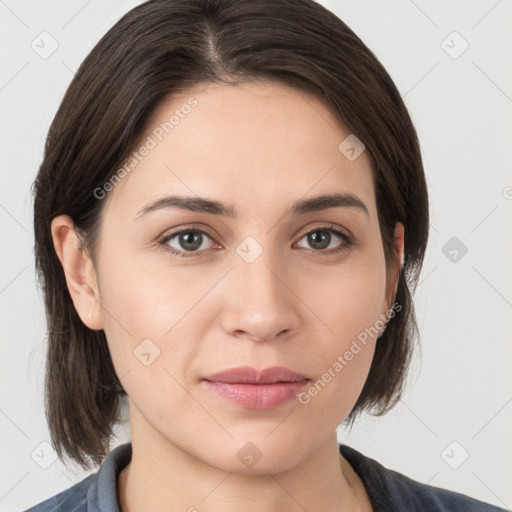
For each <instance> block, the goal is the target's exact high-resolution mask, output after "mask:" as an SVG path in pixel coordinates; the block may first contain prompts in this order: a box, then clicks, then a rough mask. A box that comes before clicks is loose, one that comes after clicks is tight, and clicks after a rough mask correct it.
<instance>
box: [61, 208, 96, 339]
mask: <svg viewBox="0 0 512 512" xmlns="http://www.w3.org/2000/svg"><path fill="white" fill-rule="evenodd" d="M51 232H52V238H53V245H54V247H55V251H56V253H57V257H58V258H59V261H60V263H61V266H62V268H63V271H64V276H65V278H66V283H67V286H68V290H69V293H70V295H71V299H72V300H73V305H74V307H75V310H76V312H77V313H78V315H79V316H80V318H81V319H82V322H83V323H84V324H85V325H86V326H87V327H89V328H90V329H93V330H99V329H103V318H102V314H101V308H100V306H99V304H100V300H99V294H98V287H97V281H96V272H95V270H94V265H93V263H92V260H91V257H90V256H89V255H88V254H87V253H86V251H85V250H84V249H83V248H82V247H81V246H80V239H79V238H78V236H77V234H76V231H75V226H74V223H73V220H72V219H71V217H69V216H68V215H59V216H58V217H55V218H54V219H53V220H52V223H51Z"/></svg>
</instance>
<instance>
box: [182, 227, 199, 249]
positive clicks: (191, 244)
mask: <svg viewBox="0 0 512 512" xmlns="http://www.w3.org/2000/svg"><path fill="white" fill-rule="evenodd" d="M189 235H191V236H189ZM180 244H181V246H182V247H183V248H184V249H187V250H194V249H198V248H199V247H200V246H201V233H198V232H197V231H187V232H186V233H182V234H181V235H180Z"/></svg>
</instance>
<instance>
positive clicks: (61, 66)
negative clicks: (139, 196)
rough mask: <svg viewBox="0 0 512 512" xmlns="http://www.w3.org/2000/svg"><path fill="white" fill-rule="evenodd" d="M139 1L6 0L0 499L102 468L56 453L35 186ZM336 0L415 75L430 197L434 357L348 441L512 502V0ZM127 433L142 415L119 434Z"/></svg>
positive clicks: (2, 38)
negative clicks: (106, 45) (67, 114)
mask: <svg viewBox="0 0 512 512" xmlns="http://www.w3.org/2000/svg"><path fill="white" fill-rule="evenodd" d="M138 3H140V2H137V1H125V2H122V3H121V2H115V1H113V0H109V1H105V0H102V1H100V0H89V1H84V0H66V1H64V0H60V1H57V0H51V1H45V2H38V1H36V0H31V1H28V0H25V1H18V2H15V1H14V0H0V43H1V48H2V52H1V56H0V64H1V68H0V69H1V73H0V108H1V116H0V130H1V132H0V140H1V146H0V151H1V153H0V165H1V189H0V230H1V231H0V233H1V246H0V249H1V258H2V259H1V266H0V272H1V274H0V315H1V318H0V325H1V330H0V332H1V336H2V338H1V348H2V357H1V359H0V365H1V367H0V372H1V377H2V385H1V387H0V432H1V437H0V438H1V444H0V450H1V452H0V454H1V464H2V467H1V472H0V510H1V511H19V510H22V509H25V508H27V507H29V506H31V505H34V504H35V503H37V502H39V501H42V500H43V499H45V498H48V497H50V496H53V495H54V494H56V493H57V492H60V491H62V490H64V489H66V488H68V487H70V486H71V485H72V484H73V483H75V482H78V481H80V480H82V479H83V478H84V477H85V476H86V473H83V472H82V471H80V470H79V469H76V468H73V467H71V468H66V467H65V466H64V465H63V464H62V463H61V462H60V461H59V460H55V457H54V454H53V450H52V449H51V447H50V446H49V445H48V442H49V435H48V430H47V426H46V421H45V417H44V409H43V402H42V399H43V376H44V356H45V349H46V345H45V343H46V340H45V320H44V309H43V305H42V297H41V295H40V293H39V292H38V289H37V287H36V282H35V274H34V261H33V228H32V196H31V191H30V187H31V184H32V182H33V180H34V178H35V175H36V172H37V169H38V166H39V164H40V163H41V159H42V154H43V147H44V139H45V137H46V132H47V130H48V127H49V124H50V122H51V120H52V119H53V116H54V114H55V112H56V109H57V107H58V105H59V103H60V101H61V99H62V96H63V94H64V92H65V90H66V88H67V86H68V84H69V82H70V81H71V79H72V77H73V73H74V71H75V70H76V69H77V68H78V66H79V64H80V63H81V61H82V60H83V59H84V57H85V56H86V55H87V53H88V52H89V51H90V50H91V49H92V47H93V46H94V44H95V43H96V42H97V41H98V40H99V38H100V37H101V36H102V35H103V34H104V33H105V32H106V31H107V30H108V29H109V28H110V27H111V26H112V25H113V24H114V23H115V22H116V21H117V20H118V19H119V18H120V17H121V15H123V14H124V13H125V12H127V11H128V10H129V9H130V8H131V7H133V6H135V5H137V4H138ZM321 3H323V4H324V5H325V6H326V7H328V8H329V9H331V10H332V11H334V12H335V13H336V14H337V15H338V16H339V17H340V18H341V19H342V20H343V21H345V22H346V23H347V24H348V25H349V26H350V27H351V28H352V29H353V30H354V31H355V32H356V33H357V34H358V35H359V37H361V39H362V40H363V41H364V42H365V43H366V44H367V45H368V46H369V47H370V49H371V50H372V51H373V52H374V53H375V54H376V56H377V57H378V58H379V59H380V60H381V62H382V63H383V65H384V66H385V67H386V69H387V70H388V72H389V73H390V75H391V77H392V78H393V80H394V81H395V83H396V85H397V87H398V89H399V90H400V92H401V94H402V96H403V98H404V101H405V103H406V105H407V107H408V108H409V111H410V113H411V116H412V119H413V121H414V123H415V125H416V128H417V130H418V134H419V137H420V142H421V145H422V152H423V158H424V164H425V171H426V175H427V181H428V187H429V194H430V203H431V230H430V241H429V248H428V251H427V257H426V261H425V265H424V269H423V273H422V278H421V279H420V285H419V287H418V289H417V292H416V295H415V303H416V308H417V317H418V322H419V327H420V333H421V345H422V353H421V358H420V357H419V353H417V357H416V359H415V361H414V366H413V369H412V372H411V378H410V382H409V387H408V389H407V392H406V394H405V395H404V397H403V400H402V401H401V402H400V403H399V404H398V405H397V407H396V408H395V409H393V410H392V411H391V412H390V413H389V414H388V415H386V416H384V417H382V418H373V417H364V418H363V419H362V420H361V421H360V422H359V423H358V424H357V425H356V426H355V427H354V429H353V430H352V431H351V432H343V431H341V430H340V431H339V440H340V441H343V442H345V443H346V444H349V445H351V446H353V447H355V448H357V449H359V450H360V451H362V452H363V453H365V454H366V455H369V456H371V457H373V458H375V459H377V460H378V461H379V462H381V463H382V464H384V465H385V466H387V467H389V468H392V469H395V470H397V471H400V472H402V473H404V474H406V475H408V476H409V477H411V478H414V479H416V480H418V481H420V482H424V483H429V484H431V485H435V486H439V487H445V488H448V489H451V490H455V491H459V492H463V493H465V494H468V495H470V496H474V497H476V498H479V499H482V500H484V501H488V502H491V503H494V504H496V505H499V506H502V507H506V508H510V507H512V488H511V486H510V482H511V480H512V438H511V436H510V432H511V430H512V429H511V427H512V372H511V362H512V357H511V356H512V348H511V347H512V344H511V343H510V341H511V336H510V327H511V324H510V319H511V308H512V271H511V265H510V263H511V261H512V257H511V256H512V237H511V234H512V173H511V163H512V143H511V141H512V118H511V113H512V68H511V66H510V62H511V53H512V52H511V48H512V46H511V44H512V31H511V30H510V27H511V26H512V25H511V22H512V2H511V1H510V0H501V1H496V0H480V1H467V0H464V1H462V0H460V1H446V0H435V1H433V0H430V1H426V0H422V1H420V0H417V1H412V0H395V1H386V2H381V1H377V0H364V1H361V0H358V1H356V0H352V1H345V0H332V1H327V0H325V1H323V2H321ZM466 46H467V48H466ZM52 50H53V53H51V54H49V53H50V52H52ZM464 248H465V249H464ZM465 250H467V252H464V251H465ZM128 439H129V429H128V428H127V427H126V426H125V427H124V428H121V429H120V431H119V438H118V439H117V440H116V442H115V443H113V445H112V446H113V447H114V446H116V445H117V444H119V443H121V442H126V440H128Z"/></svg>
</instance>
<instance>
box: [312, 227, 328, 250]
mask: <svg viewBox="0 0 512 512" xmlns="http://www.w3.org/2000/svg"><path fill="white" fill-rule="evenodd" d="M317 235H320V236H317ZM330 241H331V235H330V233H328V232H327V231H315V232H314V233H311V234H310V235H309V243H310V244H311V246H312V247H313V248H315V249H325V248H326V247H328V246H329V242H330ZM325 242H327V243H325Z"/></svg>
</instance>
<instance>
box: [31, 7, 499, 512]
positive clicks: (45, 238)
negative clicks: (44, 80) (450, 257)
mask: <svg viewBox="0 0 512 512" xmlns="http://www.w3.org/2000/svg"><path fill="white" fill-rule="evenodd" d="M34 192H35V215H34V222H35V238H36V263H37V266H38V270H39V272H40V278H41V283H42V287H43V290H44V293H45V300H46V308H47V315H48V324H49V346H48V360H47V380H46V391H47V418H48V423H49V427H50V432H51V435H52V442H53V445H54V447H55V449H56V451H57V453H58V454H59V456H60V457H61V458H62V457H64V456H65V455H67V456H68V457H70V458H71V459H73V460H74V461H76V462H78V463H79V464H81V465H82V466H83V467H84V468H88V467H91V465H98V464H101V468H100V469H99V471H98V472H97V473H95V474H93V475H90V476H89V477H87V478H86V479H85V480H83V481H82V482H79V483H78V484H76V485H74V486H72V487H71V488H70V489H68V490H66V491H64V492H63V493H60V494H58V495H57V496H55V497H53V498H50V499H49V500H47V501H45V502H43V503H41V504H39V505H37V506H35V507H33V508H31V509H30V510H32V511H43V510H74V511H81V510H101V511H107V510H120V511H123V512H125V511H138V510H145V511H148V512H149V511H153V510H155V511H157V510H158V511H160V510H188V511H195V510H198V511H201V510H208V511H217V510H219V511H229V510H260V511H261V510H265V511H273V510H287V511H295V510H318V511H324V510H325V511H327V510H336V511H349V510H350V511H371V510H373V511H384V510H385V511H389V510H399V511H402V510H403V511H406V510H407V511H412V510H439V511H447V510H450V511H451V510H464V511H471V510H475V511H476V510H499V509H498V508H496V507H494V506H491V505H487V504H485V503H483V502H481V501H478V500H475V499H472V498H470V497H467V496H464V495H462V494H457V493H455V492H451V491H447V490H443V489H438V488H435V487H432V486H428V485H424V484H421V483H418V482H415V481H413V480H410V479H408V478H407V477H406V476H404V475H401V474H399V473H395V472H392V471H389V470H387V469H386V468H384V467H383V466H381V465H380V464H379V463H378V462H376V461H374V460H372V459H370V458H368V457H366V456H364V455H363V454H361V453H360V452H358V451H356V450H355V449H353V448H350V447H349V446H345V445H338V444H337V438H336V427H337V426H338V425H339V424H340V423H341V422H345V423H346V424H353V423H354V421H355V420H356V418H357V417H358V415H359V414H360V413H361V412H363V411H369V412H372V413H374V414H383V413H385V412H386V411H387V410H389V409H390V408H391V407H392V406H393V405H394V404H395V403H396V402H397V400H398V399H399V398H400V394H401V391H402V387H403V383H404V379H405V375H406V372H407V367H408V364H409V361H410V356H411V345H412V342H413V339H414V336H415V335H416V332H417V328H416V323H415V319H414V309H413V303H412V298H411V297H412V295H411V294H412V291H413V289H414V287H415V285H416V283H417V278H418V275H419V272H420V270H421V266H422V262H423V257H424V253H425V248H426V244H427V236H428V228H429V222H428V197H427V190H426V183H425V176H424V172H423V166H422V160H421V154H420V149H419V144H418V140H417V137H416V132H415V129H414V127H413V125H412V122H411V119H410V117H409V115H408V112H407V110H406V108H405V106H404V104H403V102H402V99H401V97H400V95H399V93H398V91H397V89H396V87H395V86H394V84H393V82H392V80H391V78H390V77H389V75H388V74H387V72H386V71H385V70H384V69H383V67H382V65H381V64H380V63H379V62H378V60H377V59H376V58H375V56H374V55H373V54H372V53H371V52H370V50H369V49H368V48H366V47H365V45H364V44H363V43H362V42H361V41H360V40H359V38H358V37H357V36H356V35H355V34H354V33H353V32H352V31H351V30H350V29H349V28H348V27H347V26H346V25H345V24H344V23H343V22H342V21H340V20H339V19H338V18H337V17H336V16H334V15H333V14H332V13H330V12H329V11H328V10H326V9H325V8H323V7H321V6H320V5H318V4H316V3H314V2H313V1H310V0H280V1H277V2H276V1H275V0H274V1H272V0H257V1H256V0H255V1H234V0H209V1H208V0H192V1H189V0H187V1H185V0H152V1H149V2H147V3H145V4H142V5H141V6H139V7H136V8H135V9H133V10H132V11H130V12H129V13H128V14H127V15H126V16H124V17H123V18H122V19H121V20H120V21H119V22H118V23H117V24H116V25H115V26H114V27H113V28H112V29H111V30H110V31H109V32H108V33H107V34H106V35H105V36H104V37H103V39H102V40H101V41H100V42H99V43H98V44H97V46H96V47H95V48H94V49H93V50H92V52H91V53H90V55H89V56H88V57H87V58H86V60H85V61H84V63H83V64H82V66H81V67H80V69H79V70H78V72H77V74H76V76H75V78H74V80H73V82H72V83H71V85H70V87H69V89H68V91H67V93H66V96H65V98H64V100H63V102H62V105H61V107H60V109H59V111H58V113H57V115H56V117H55V120H54V122H53V124H52V126H51V128H50V132H49V135H48V140H47V145H46V150H45V157H44V161H43V163H42V165H41V168H40V170H39V174H38V176H37V179H36V182H35V190H34ZM126 402H128V404H129V411H130V428H131V442H130V443H127V444H124V445H121V446H119V447H118V448H116V449H115V450H113V451H109V440H110V439H111V437H112V435H113V432H114V428H115V426H116V424H117V423H118V421H119V419H120V418H119V415H120V410H121V406H122V405H123V404H124V403H126ZM105 457H106V458H105Z"/></svg>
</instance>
